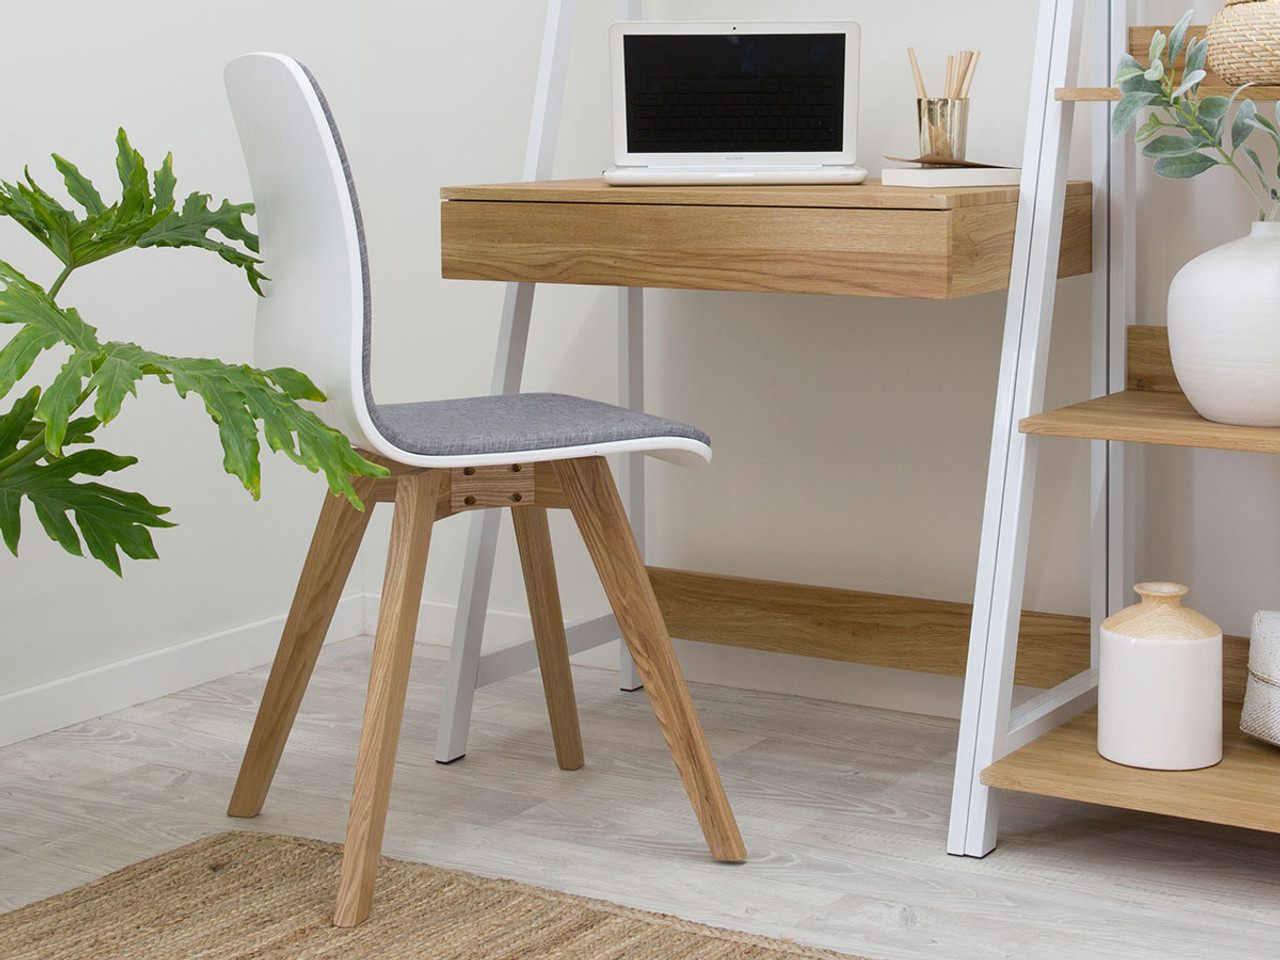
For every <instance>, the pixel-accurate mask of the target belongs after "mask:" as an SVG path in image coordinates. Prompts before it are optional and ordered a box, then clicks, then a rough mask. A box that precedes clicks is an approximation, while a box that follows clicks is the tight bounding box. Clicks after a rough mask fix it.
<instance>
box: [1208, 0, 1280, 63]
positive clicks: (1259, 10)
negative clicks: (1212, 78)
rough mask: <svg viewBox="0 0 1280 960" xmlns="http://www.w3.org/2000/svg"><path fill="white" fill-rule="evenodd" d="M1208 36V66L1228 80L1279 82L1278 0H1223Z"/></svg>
mask: <svg viewBox="0 0 1280 960" xmlns="http://www.w3.org/2000/svg"><path fill="white" fill-rule="evenodd" d="M1207 37H1208V39H1209V69H1211V70H1212V71H1213V72H1214V73H1216V74H1217V75H1218V76H1220V77H1221V78H1222V79H1223V80H1225V81H1226V82H1227V83H1233V84H1241V83H1280V0H1226V6H1225V7H1223V8H1222V9H1221V10H1220V11H1218V13H1217V15H1216V16H1215V17H1214V18H1213V20H1211V21H1210V22H1209V30H1208V33H1207Z"/></svg>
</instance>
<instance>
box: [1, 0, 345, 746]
mask: <svg viewBox="0 0 1280 960" xmlns="http://www.w3.org/2000/svg"><path fill="white" fill-rule="evenodd" d="M359 30H360V18H359V13H358V4H357V3H356V2H355V0H325V2H321V3H315V2H301V0H299V2H283V0H273V2H271V3H261V2H250V0H228V2H220V3H186V4H177V5H175V4H172V3H165V2H161V0H117V2H113V3H109V4H105V3H87V2H76V0H43V2H41V3H36V4H11V5H9V6H8V7H7V8H6V12H5V36H6V39H7V41H8V42H7V43H6V45H5V46H6V52H5V55H4V57H3V58H0V87H3V89H4V90H5V91H6V97H5V132H4V135H3V137H0V177H3V178H4V179H6V180H14V179H17V178H18V177H20V176H21V174H22V169H23V166H24V165H25V164H30V166H31V171H32V174H33V175H34V176H35V177H36V179H37V180H38V181H39V182H40V183H42V184H44V185H45V186H46V187H47V188H50V189H54V188H59V190H60V188H61V184H60V182H59V177H58V175H57V173H56V171H55V170H54V167H53V163H52V161H50V160H49V154H50V153H51V152H55V151H56V152H57V153H59V154H60V155H63V156H66V157H68V158H69V159H71V160H72V161H73V162H76V163H77V164H79V165H80V168H81V170H82V171H84V172H85V173H87V174H89V175H90V176H91V177H92V178H93V179H94V180H95V182H96V183H97V184H98V186H99V188H100V190H101V191H102V192H103V193H104V195H107V196H110V195H111V194H110V191H111V190H112V189H114V188H116V187H118V184H117V182H116V178H115V168H114V158H115V143H114V140H115V132H116V128H117V126H120V125H122V126H124V127H125V128H126V129H127V131H128V132H129V135H130V137H131V139H132V141H133V143H134V145H135V146H136V147H137V148H138V149H139V150H140V151H141V152H142V153H143V155H144V156H146V157H147V159H148V160H149V161H150V162H151V163H152V165H158V164H159V163H160V161H161V160H163V158H164V155H165V152H166V151H169V150H172V151H173V154H174V162H175V170H176V173H177V176H178V188H179V190H180V191H185V192H190V191H192V190H200V191H204V192H209V193H212V194H214V195H215V197H219V198H221V197H230V198H231V199H233V200H237V201H241V200H248V199H249V188H248V179H247V176H246V174H245V172H244V165H243V161H242V160H241V157H240V149H239V143H238V141H237V139H236V134H235V130H234V127H233V125H232V120H231V115H230V112H229V110H228V108H227V105H226V97H225V94H224V93H223V87H222V67H223V65H224V64H225V63H226V62H227V61H228V60H230V59H231V58H232V57H234V56H236V55H238V54H240V53H244V52H246V51H248V50H253V49H262V48H267V49H271V48H277V47H279V48H285V49H289V50H292V51H295V52H296V53H297V55H298V56H299V57H300V58H302V59H304V60H305V61H306V62H308V63H309V64H311V65H312V67H313V68H314V69H315V70H316V71H317V72H318V73H319V74H320V75H322V76H325V77H327V78H329V80H330V86H331V87H332V90H333V100H334V104H335V109H337V110H338V111H339V112H340V113H342V114H343V115H344V116H348V117H350V118H351V120H350V122H349V123H348V125H347V126H348V129H349V135H350V136H351V137H352V138H353V139H354V140H358V139H359V136H360V124H359V113H360V111H359V104H360V70H359V43H358V37H359ZM185 192H184V193H183V195H184V196H185ZM0 258H3V259H4V260H6V261H8V262H10V263H12V264H14V265H15V266H17V267H18V268H19V269H21V270H23V271H24V272H27V273H28V275H29V276H31V277H32V278H33V279H36V280H38V281H42V282H44V283H46V284H47V283H49V282H51V281H52V279H53V278H54V277H55V276H56V275H57V269H56V268H57V266H58V264H57V262H56V261H55V260H54V259H53V257H52V256H51V255H50V254H48V253H47V252H46V251H45V250H44V249H43V248H41V247H40V246H39V245H38V244H36V243H35V242H34V241H32V240H30V239H29V238H28V237H27V236H26V235H25V234H23V233H22V232H21V231H20V230H19V229H18V228H16V227H15V225H14V224H12V223H11V222H10V221H8V220H0ZM59 299H60V301H61V302H62V303H63V304H64V305H72V306H75V307H77V308H78V309H79V310H80V312H81V314H82V315H83V316H84V318H85V319H86V320H87V321H88V322H90V323H92V324H94V325H96V326H98V328H99V330H100V333H101V335H102V336H103V337H105V338H111V339H122V340H135V341H137V342H139V343H142V344H144V345H145V346H148V347H151V348H153V349H158V350H163V351H166V352H172V353H178V354H195V355H210V354H211V355H216V356H222V357H225V358H228V359H236V360H248V359H249V358H250V354H251V347H252V317H253V308H254V300H255V299H256V298H255V297H254V295H253V293H252V291H251V290H250V289H249V287H248V284H247V283H246V282H245V281H244V279H243V276H242V275H239V274H238V272H237V271H236V270H234V269H232V268H231V267H230V266H229V265H227V264H225V263H223V262H222V261H221V260H220V259H218V258H217V257H216V256H215V255H212V254H207V253H204V252H203V251H194V250H179V251H173V250H146V251H131V252H128V253H125V254H122V255H120V256H118V257H115V258H112V259H110V260H107V261H104V262H101V263H97V264H93V265H91V266H88V267H85V268H84V269H83V270H82V271H80V272H77V273H76V274H75V275H73V277H72V278H71V280H70V281H69V282H68V283H67V285H66V287H64V289H63V291H62V293H61V295H60V298H59ZM0 336H6V337H7V336H8V333H7V332H6V333H0ZM56 362H61V357H59V358H57V361H56ZM47 369H48V367H46V370H47ZM47 380H48V378H47V377H46V378H45V382H47ZM141 392H142V396H141V397H140V398H139V399H138V400H132V399H131V400H129V401H128V402H127V403H126V404H125V408H124V411H123V413H122V415H121V417H120V419H119V420H118V421H116V422H115V423H114V424H112V425H111V426H110V427H109V428H107V429H106V430H104V431H103V432H102V438H101V443H102V445H103V446H104V447H106V448H107V449H110V450H113V451H115V452H117V453H124V454H133V455H136V456H139V457H140V458H141V463H139V464H138V465H137V466H136V467H133V468H130V469H129V470H127V471H125V472H123V473H121V474H118V475H117V476H118V478H119V481H118V482H119V483H120V485H121V486H123V487H125V488H126V489H136V490H140V491H142V492H144V493H145V494H146V495H147V496H148V497H150V499H151V500H152V501H153V502H157V503H162V504H168V505H170V506H172V507H173V512H172V514H171V518H172V519H174V520H176V521H177V522H178V523H179V526H178V527H177V528H175V529H172V530H163V531H159V532H158V533H157V534H156V537H155V540H156V543H157V546H158V549H159V553H160V556H161V560H160V561H159V562H158V563H157V562H147V563H138V562H129V561H126V563H127V565H126V568H125V573H124V578H123V580H122V581H121V580H117V579H116V577H115V576H114V575H113V574H111V573H110V572H108V571H106V570H105V569H104V568H102V567H101V566H100V565H99V564H97V563H96V562H94V561H89V560H80V559H77V558H74V557H71V556H69V555H67V554H65V553H64V552H63V551H62V550H61V548H59V547H57V546H55V545H53V544H51V543H50V542H49V541H48V540H47V539H46V538H45V536H44V534H43V531H42V530H41V529H40V527H39V524H38V523H37V521H36V519H35V516H34V513H33V512H32V511H30V509H29V508H28V509H27V510H26V512H25V513H24V517H23V523H24V531H23V537H22V543H21V545H20V556H19V557H18V558H16V559H15V558H14V557H12V556H11V555H10V554H9V553H8V551H7V550H0V597H3V599H4V607H5V609H4V614H3V616H2V617H0V740H7V739H10V738H12V737H13V736H17V735H21V734H23V733H30V732H35V730H38V729H39V726H38V725H39V724H41V723H44V722H45V720H44V718H46V717H50V718H54V720H55V721H56V719H57V718H59V717H62V718H67V717H72V716H74V714H75V713H76V712H77V711H79V712H81V713H83V712H86V711H92V710H93V709H94V707H95V705H99V706H100V708H106V707H112V706H118V705H119V699H118V696H117V694H118V692H119V691H121V690H123V691H125V693H124V695H126V696H134V697H137V698H139V699H143V698H145V697H147V696H154V695H155V694H156V693H157V692H164V688H165V686H170V687H172V686H173V685H175V684H176V685H179V686H180V685H181V684H182V683H184V682H187V683H191V682H198V681H199V680H201V679H204V677H205V675H217V674H218V673H223V672H226V671H227V670H228V669H237V668H241V667H243V666H246V665H248V664H249V663H254V662H260V661H261V660H262V659H264V657H265V656H268V655H269V653H268V651H269V650H270V649H271V644H272V643H273V642H274V640H273V638H272V637H271V636H270V634H271V633H272V632H273V631H272V630H270V629H266V630H263V629H256V628H254V627H253V626H252V625H254V624H256V623H258V622H260V621H263V620H266V619H269V618H272V617H276V616H277V615H279V614H280V613H281V612H282V610H283V608H284V605H285V604H286V602H287V597H288V595H289V593H290V591H291V589H292V585H293V583H294V581H295V580H296V577H297V570H298V567H299V565H300V563H301V557H302V553H303V551H304V550H305V548H306V543H307V537H308V535H309V529H310V527H311V525H312V524H313V523H314V515H315V511H316V509H317V507H318V504H319V502H320V498H321V496H322V490H323V484H322V483H320V482H318V481H317V480H316V478H314V477H312V476H311V475H310V474H306V473H305V472H303V471H299V470H296V469H294V468H293V467H292V465H286V464H285V463H282V462H274V461H273V462H270V463H268V465H267V467H266V469H265V471H264V479H263V496H262V501H261V502H259V503H254V502H253V501H252V500H251V499H250V498H249V496H248V495H247V494H246V493H245V492H244V491H243V490H242V489H241V488H240V487H239V484H238V482H237V481H235V480H234V479H233V478H231V477H228V476H227V475H225V474H224V473H223V472H222V470H221V459H222V454H221V449H220V447H219V445H218V442H217V433H216V429H215V428H214V426H213V425H212V424H211V423H210V422H209V421H208V418H207V417H205V415H204V412H203V409H202V405H201V404H199V401H198V400H196V399H194V398H191V399H188V400H187V401H185V402H182V401H180V400H178V398H177V396H176V395H174V394H173V393H172V391H171V390H168V389H167V388H159V387H156V386H155V385H150V386H149V387H148V388H146V389H144V390H143V391H141ZM4 406H5V407H6V408H7V406H8V402H7V401H6V402H5V403H4ZM275 459H276V460H279V459H280V458H275ZM356 622H357V623H358V622H359V617H358V616H357V618H356ZM227 631H231V633H230V635H226V636H222V637H221V638H220V639H218V640H216V642H207V641H209V639H210V638H216V637H218V635H222V634H226V633H227ZM277 636H278V634H277ZM202 641H206V642H202ZM180 644H187V646H185V647H181V648H179V652H178V653H177V654H175V655H168V656H166V655H165V653H164V652H165V651H166V650H169V649H171V648H174V647H175V646H176V645H180ZM136 658H141V660H138V659H136ZM122 662H123V664H124V665H123V666H113V665H120V664H121V663H122ZM86 671H88V672H90V673H89V675H88V676H85V673H86ZM93 671H99V672H97V673H94V672H93ZM66 678H78V679H73V680H72V682H70V683H67V682H62V681H65V680H66ZM6 694H7V695H8V696H7V697H6V696H5V695H6ZM113 697H115V699H112V698H113ZM90 715H92V714H91V713H90ZM33 724H36V725H37V726H35V727H34V728H33V726H32V725H33Z"/></svg>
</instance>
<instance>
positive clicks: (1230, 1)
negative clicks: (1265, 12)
mask: <svg viewBox="0 0 1280 960" xmlns="http://www.w3.org/2000/svg"><path fill="white" fill-rule="evenodd" d="M1257 2H1258V0H1227V3H1226V5H1227V6H1228V7H1229V6H1231V5H1232V4H1234V3H1257Z"/></svg>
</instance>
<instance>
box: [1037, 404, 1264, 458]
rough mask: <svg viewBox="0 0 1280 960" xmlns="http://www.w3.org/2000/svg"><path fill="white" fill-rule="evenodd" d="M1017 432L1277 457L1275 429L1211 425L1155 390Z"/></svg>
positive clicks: (1078, 407)
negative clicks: (1265, 454)
mask: <svg viewBox="0 0 1280 960" xmlns="http://www.w3.org/2000/svg"><path fill="white" fill-rule="evenodd" d="M1018 429H1020V430H1021V431H1022V432H1023V433H1031V434H1038V435H1041V436H1049V437H1076V438H1078V439H1083V440H1124V441H1127V442H1130V443H1157V444H1165V445H1168V446H1175V447H1201V448H1206V449H1212V450H1241V451H1250V452H1255V453H1280V428H1277V427H1237V426H1231V425H1229V424H1223V423H1214V422H1213V421H1211V420H1206V419H1204V418H1203V417H1202V416H1200V414H1198V413H1196V412H1195V410H1194V409H1193V408H1192V406H1191V404H1190V403H1189V402H1188V401H1187V398H1186V397H1185V396H1183V395H1182V394H1181V393H1165V392H1160V391H1155V390H1125V391H1124V392H1122V393H1113V394H1111V395H1109V396H1105V397H1097V398H1096V399H1093V400H1086V401H1084V402H1083V403H1076V404H1072V405H1071V406H1069V407H1061V408H1059V409H1057V410H1050V411H1048V412H1046V413H1041V414H1038V415H1037V416H1034V417H1027V418H1026V419H1025V420H1022V421H1021V422H1019V424H1018Z"/></svg>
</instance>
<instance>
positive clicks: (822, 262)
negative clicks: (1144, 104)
mask: <svg viewBox="0 0 1280 960" xmlns="http://www.w3.org/2000/svg"><path fill="white" fill-rule="evenodd" d="M1016 213H1017V203H1016V202H1013V203H988V204H981V205H975V206H967V207H958V208H954V209H945V210H903V209H850V208H834V207H828V208H822V207H769V206H730V205H697V204H644V203H573V202H538V201H533V202H528V201H503V200H447V201H445V202H444V203H442V204H441V214H440V223H441V264H442V273H443V276H445V277H447V278H450V279H462V280H507V281H512V280H517V281H535V282H539V283H588V284H602V285H609V286H637V287H677V288H687V289H701V290H748V291H759V292H774V293H825V294H839V295H843V296H872V297H921V298H930V299H946V298H949V297H958V296H966V295H969V294H974V293H983V292H986V291H989V290H999V289H1003V288H1004V287H1005V286H1006V284H1007V283H1008V274H1009V263H1010V260H1011V257H1012V254H1013V230H1014V220H1015V217H1016ZM1063 238H1064V240H1063V259H1062V264H1061V266H1060V270H1059V274H1060V275H1061V276H1075V275H1077V274H1081V273H1087V272H1088V271H1089V269H1090V262H1091V257H1092V253H1091V249H1090V238H1091V229H1090V226H1089V197H1088V196H1087V195H1082V196H1075V197H1070V198H1068V208H1067V216H1066V226H1065V227H1064V233H1063Z"/></svg>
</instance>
